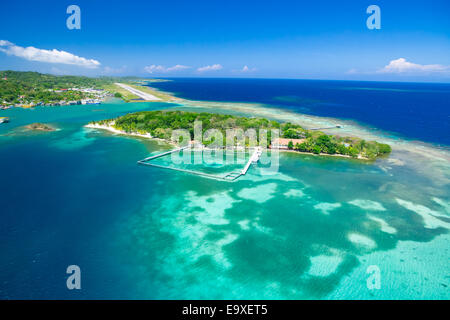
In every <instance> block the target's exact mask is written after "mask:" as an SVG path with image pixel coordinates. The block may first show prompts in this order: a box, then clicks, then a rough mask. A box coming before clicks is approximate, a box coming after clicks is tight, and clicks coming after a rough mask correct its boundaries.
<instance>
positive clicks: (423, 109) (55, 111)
mask: <svg viewBox="0 0 450 320" xmlns="http://www.w3.org/2000/svg"><path fill="white" fill-rule="evenodd" d="M152 85H154V86H155V87H158V88H160V89H163V90H168V91H172V92H176V93H177V94H179V95H180V96H182V97H187V98H192V99H201V100H218V101H221V100H222V101H246V102H260V103H263V104H270V105H277V106H281V107H283V108H287V109H289V108H292V109H295V110H298V111H299V112H303V113H309V114H323V115H326V116H330V117H340V118H352V119H355V120H357V121H358V123H362V124H365V125H367V126H373V127H376V128H379V129H383V130H387V131H390V132H391V131H395V132H397V134H399V135H401V136H405V137H408V138H416V139H420V140H424V141H432V142H437V143H441V144H446V145H450V141H449V137H448V136H449V135H448V133H449V123H448V119H449V117H448V114H449V106H448V101H449V85H438V84H429V85H428V84H387V83H386V84H380V83H363V82H358V83H351V82H335V81H297V80H295V81H294V80H223V79H208V80H204V79H177V81H174V82H164V83H154V84H152ZM364 88H365V89H364ZM367 88H369V89H367ZM167 108H181V109H183V108H185V107H184V106H182V105H180V104H176V103H162V102H135V103H125V102H122V101H118V100H117V99H113V100H110V101H107V102H105V103H103V104H101V105H86V106H82V105H80V106H64V107H36V108H30V109H22V108H12V109H9V110H3V111H0V116H6V117H9V118H10V120H11V121H10V122H9V123H6V124H2V125H0V168H1V177H0V204H1V206H0V300H1V299H448V298H449V291H448V286H449V285H450V283H449V278H448V261H449V257H450V248H449V246H448V243H449V231H448V230H450V184H449V183H448V181H450V180H449V179H450V167H449V163H450V162H448V160H446V159H448V158H447V157H446V151H445V150H440V149H439V148H434V146H428V147H427V149H426V150H431V151H433V153H434V154H435V153H437V154H438V156H437V157H435V158H433V157H431V158H428V157H423V154H422V153H427V152H423V151H420V150H419V151H418V152H415V151H414V150H415V145H416V144H415V143H414V142H411V143H410V142H407V143H400V144H401V145H405V144H406V145H408V146H409V147H410V148H409V149H406V151H404V149H400V148H397V146H393V150H394V151H393V154H392V155H391V156H390V157H389V158H386V159H379V160H377V161H376V162H374V163H366V162H361V161H357V160H349V159H341V158H334V157H316V156H312V155H299V154H294V153H284V154H281V155H280V165H279V169H278V171H276V172H275V174H268V170H267V168H266V167H265V166H264V165H253V166H252V168H251V170H249V172H248V173H247V175H246V176H245V177H243V178H241V179H240V180H239V181H236V182H234V183H232V184H230V183H228V182H223V181H216V180H211V179H205V178H203V177H199V176H195V175H189V174H184V173H179V172H174V171H171V170H162V169H159V168H153V167H147V166H139V165H138V164H137V161H138V160H140V159H143V158H144V157H147V156H148V155H150V154H152V153H157V152H161V151H162V150H167V149H168V148H170V146H168V145H164V144H161V143H159V142H158V141H154V140H148V139H141V138H136V137H127V136H123V135H115V134H111V133H110V132H106V131H102V130H96V129H89V128H85V127H84V125H86V124H87V123H89V122H90V121H96V120H101V119H111V118H115V117H118V116H121V115H125V114H127V113H130V112H137V111H144V110H160V109H167ZM205 111H208V112H215V109H214V108H211V109H205ZM223 111H224V110H217V112H223ZM251 115H252V114H248V116H251ZM35 122H42V123H47V124H49V125H51V126H53V127H54V128H55V129H56V130H55V131H52V132H41V131H30V130H28V129H26V127H24V126H26V125H28V124H30V123H35ZM392 141H394V140H392ZM424 148H425V147H424ZM202 166H206V164H205V165H203V164H202ZM201 168H203V167H200V169H201ZM211 168H215V167H214V165H211ZM200 169H199V170H200ZM228 169H229V170H231V169H232V168H223V170H228ZM211 170H212V169H211ZM214 170H215V169H214ZM69 265H78V266H79V267H80V269H81V279H82V280H81V290H68V288H67V287H66V279H67V277H68V275H67V273H66V268H67V267H68V266H69ZM371 265H377V266H379V268H380V270H381V272H382V289H381V290H376V292H374V291H373V290H372V291H371V290H369V289H368V287H367V286H366V283H367V282H366V279H367V273H366V270H367V268H368V266H371Z"/></svg>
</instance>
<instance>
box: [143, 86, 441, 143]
mask: <svg viewBox="0 0 450 320" xmlns="http://www.w3.org/2000/svg"><path fill="white" fill-rule="evenodd" d="M172 80H174V81H167V82H153V83H152V84H151V86H152V87H155V88H158V89H160V90H163V91H169V92H172V93H174V94H176V95H177V96H178V97H182V98H186V99H193V100H207V101H227V102H231V101H232V102H249V103H261V104H267V105H272V106H278V107H281V108H285V109H291V110H294V111H297V112H300V113H304V114H308V115H315V116H323V117H332V118H340V119H349V120H355V121H357V122H358V123H360V124H361V125H363V126H368V127H370V128H371V129H375V128H376V129H381V130H383V131H387V132H390V133H393V134H394V135H397V136H398V137H403V138H407V139H412V140H421V141H425V142H431V143H435V144H439V145H450V84H442V83H404V82H403V83H395V82H367V81H328V80H292V79H290V80H287V79H212V78H210V79H205V78H201V79H198V78H176V79H172Z"/></svg>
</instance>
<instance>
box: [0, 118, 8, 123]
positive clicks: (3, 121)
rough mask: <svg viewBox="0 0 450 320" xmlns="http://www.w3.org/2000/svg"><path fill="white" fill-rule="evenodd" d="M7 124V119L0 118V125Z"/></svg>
mask: <svg viewBox="0 0 450 320" xmlns="http://www.w3.org/2000/svg"><path fill="white" fill-rule="evenodd" d="M7 122H9V118H8V117H0V123H7Z"/></svg>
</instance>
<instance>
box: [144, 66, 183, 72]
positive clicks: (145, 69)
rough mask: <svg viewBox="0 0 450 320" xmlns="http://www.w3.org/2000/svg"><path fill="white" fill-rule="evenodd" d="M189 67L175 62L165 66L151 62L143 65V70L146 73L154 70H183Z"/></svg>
mask: <svg viewBox="0 0 450 320" xmlns="http://www.w3.org/2000/svg"><path fill="white" fill-rule="evenodd" d="M190 68H191V67H189V66H183V65H181V64H177V65H174V66H173V67H169V68H166V67H164V66H161V65H158V66H157V65H154V64H152V65H151V66H146V67H144V71H145V72H148V73H154V72H172V71H179V70H185V69H190Z"/></svg>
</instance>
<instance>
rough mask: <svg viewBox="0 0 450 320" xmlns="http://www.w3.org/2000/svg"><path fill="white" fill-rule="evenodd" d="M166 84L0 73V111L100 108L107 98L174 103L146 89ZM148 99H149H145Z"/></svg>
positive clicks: (28, 73)
mask: <svg viewBox="0 0 450 320" xmlns="http://www.w3.org/2000/svg"><path fill="white" fill-rule="evenodd" d="M157 81H158V82H159V81H168V80H162V79H161V80H160V79H145V80H144V79H140V78H135V77H97V78H91V77H85V76H56V75H51V74H42V73H39V72H21V71H9V70H8V71H0V110H6V109H9V108H12V107H21V108H33V107H37V106H67V105H89V104H100V103H102V102H103V101H105V100H106V99H108V98H113V97H114V98H119V99H122V100H123V101H125V102H145V101H175V100H177V99H176V98H175V97H172V96H170V95H168V94H166V93H163V92H159V91H158V90H155V89H152V88H150V87H148V86H146V84H147V83H151V82H157ZM148 97H153V98H151V99H148Z"/></svg>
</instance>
